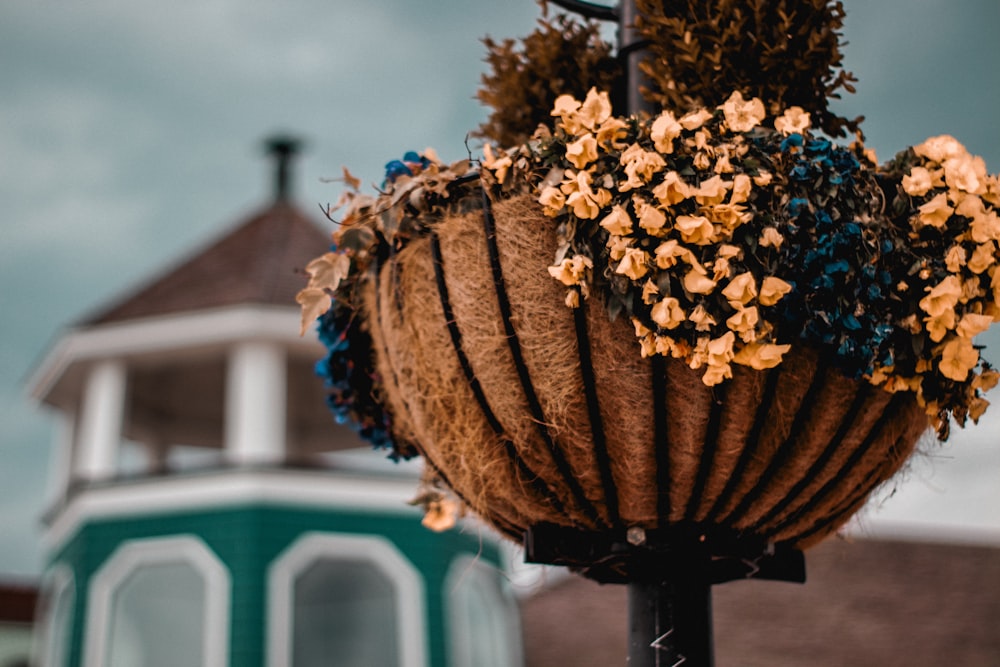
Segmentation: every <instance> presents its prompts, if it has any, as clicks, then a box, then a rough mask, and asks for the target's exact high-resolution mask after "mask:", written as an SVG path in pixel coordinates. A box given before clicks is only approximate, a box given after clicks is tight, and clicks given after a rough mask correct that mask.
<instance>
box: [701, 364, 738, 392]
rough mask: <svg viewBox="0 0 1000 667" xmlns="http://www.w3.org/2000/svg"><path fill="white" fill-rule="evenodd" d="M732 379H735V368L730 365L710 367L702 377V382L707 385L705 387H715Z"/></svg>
mask: <svg viewBox="0 0 1000 667" xmlns="http://www.w3.org/2000/svg"><path fill="white" fill-rule="evenodd" d="M731 377H733V367H732V366H730V365H729V364H718V365H714V366H713V365H709V367H708V368H706V369H705V374H704V375H702V376H701V381H702V382H704V383H705V386H708V387H714V386H715V385H717V384H719V383H721V382H724V381H726V380H728V379H729V378H731Z"/></svg>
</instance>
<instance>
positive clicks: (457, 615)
mask: <svg viewBox="0 0 1000 667" xmlns="http://www.w3.org/2000/svg"><path fill="white" fill-rule="evenodd" d="M444 592H445V599H446V600H447V601H448V632H449V642H448V645H449V651H450V655H449V657H450V662H449V664H452V665H476V666H477V667H520V666H521V665H523V664H524V660H523V655H524V649H523V648H522V645H521V628H520V621H519V618H520V617H519V614H518V610H517V605H516V603H515V602H514V600H513V597H512V596H511V594H510V592H509V591H508V589H507V586H506V582H505V580H504V578H503V576H502V575H501V573H500V572H499V571H498V570H497V569H496V568H494V567H492V566H490V565H488V564H486V563H484V562H483V561H481V560H477V559H474V558H472V557H470V556H462V557H459V558H456V559H455V561H454V562H453V563H452V565H451V568H450V569H449V571H448V576H447V577H446V579H445V591H444Z"/></svg>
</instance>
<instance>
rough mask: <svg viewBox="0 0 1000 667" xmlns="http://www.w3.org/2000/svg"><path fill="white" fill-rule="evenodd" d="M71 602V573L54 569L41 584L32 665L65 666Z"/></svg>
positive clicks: (70, 620)
mask: <svg viewBox="0 0 1000 667" xmlns="http://www.w3.org/2000/svg"><path fill="white" fill-rule="evenodd" d="M75 602H76V591H75V587H74V584H73V571H72V570H70V569H69V568H68V567H66V566H65V565H57V566H56V567H55V568H53V569H52V570H51V573H50V574H48V575H47V577H46V580H45V582H44V583H43V584H42V595H41V598H40V599H39V602H38V611H37V616H38V621H37V626H38V629H37V631H36V635H35V645H34V647H33V652H34V654H35V655H34V659H33V661H32V664H34V665H39V666H40V667H65V666H66V656H67V655H69V642H70V639H71V637H72V630H73V605H74V603H75Z"/></svg>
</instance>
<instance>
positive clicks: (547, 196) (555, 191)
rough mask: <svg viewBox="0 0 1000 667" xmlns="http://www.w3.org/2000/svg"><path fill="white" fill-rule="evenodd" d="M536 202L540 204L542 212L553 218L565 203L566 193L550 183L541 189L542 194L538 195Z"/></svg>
mask: <svg viewBox="0 0 1000 667" xmlns="http://www.w3.org/2000/svg"><path fill="white" fill-rule="evenodd" d="M538 203H539V204H541V205H542V213H544V214H545V215H547V216H549V217H550V218H554V217H555V216H557V215H559V213H560V212H561V211H562V208H563V206H564V205H565V204H566V195H564V194H563V192H562V190H560V189H559V188H557V187H555V186H553V185H550V186H549V187H547V188H545V189H544V190H542V194H541V195H539V197H538Z"/></svg>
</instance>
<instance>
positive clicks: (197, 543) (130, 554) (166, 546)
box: [83, 535, 231, 667]
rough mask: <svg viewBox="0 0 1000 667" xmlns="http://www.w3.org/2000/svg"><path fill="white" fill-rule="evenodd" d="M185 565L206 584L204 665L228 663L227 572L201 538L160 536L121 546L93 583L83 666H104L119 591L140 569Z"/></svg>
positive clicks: (127, 542) (88, 606)
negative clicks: (117, 591)
mask: <svg viewBox="0 0 1000 667" xmlns="http://www.w3.org/2000/svg"><path fill="white" fill-rule="evenodd" d="M178 563H179V564H185V565H190V566H191V567H193V568H194V569H195V570H196V571H197V572H198V573H199V574H200V575H201V576H202V578H203V579H204V582H205V632H204V635H203V645H202V656H203V664H204V665H206V666H207V665H211V666H213V667H214V666H215V665H220V666H224V665H228V664H229V609H230V604H231V602H230V590H231V582H230V578H229V570H228V569H226V566H225V565H224V564H223V563H222V561H221V560H219V558H218V556H216V555H215V554H214V553H213V552H212V550H211V549H209V548H208V546H207V545H206V544H205V543H204V542H203V541H202V540H200V539H198V538H197V537H194V536H192V535H181V536H178V537H156V538H148V539H138V540H129V541H126V542H123V543H122V544H121V545H120V546H119V547H118V548H117V549H116V550H115V551H114V553H112V554H111V557H110V558H108V560H107V561H105V563H104V564H103V565H102V566H101V568H100V569H99V570H98V571H97V573H96V574H95V575H94V577H93V578H92V579H91V581H90V586H89V590H88V595H87V618H86V620H87V626H86V627H85V628H84V652H83V665H84V667H104V665H105V662H106V660H107V657H108V648H109V647H108V641H107V640H108V633H109V631H110V629H111V628H110V621H111V613H112V611H113V606H114V605H113V603H114V595H115V592H116V589H117V588H118V587H119V586H120V585H121V584H122V583H123V582H125V581H126V580H127V579H128V578H129V576H130V575H131V574H132V573H133V572H135V571H136V570H137V569H138V568H139V567H141V566H145V565H168V564H178Z"/></svg>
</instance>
